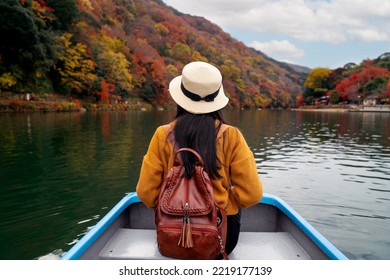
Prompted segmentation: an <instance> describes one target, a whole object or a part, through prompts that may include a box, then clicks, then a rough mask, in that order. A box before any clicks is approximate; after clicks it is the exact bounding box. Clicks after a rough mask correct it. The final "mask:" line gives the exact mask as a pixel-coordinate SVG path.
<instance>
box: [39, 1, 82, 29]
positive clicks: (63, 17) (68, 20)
mask: <svg viewBox="0 0 390 280" xmlns="http://www.w3.org/2000/svg"><path fill="white" fill-rule="evenodd" d="M46 3H47V5H48V6H49V7H51V8H52V9H53V14H54V15H55V20H54V21H53V23H52V25H53V27H54V28H55V29H59V30H63V31H67V30H69V28H70V27H71V26H72V24H73V21H74V20H75V18H76V17H77V15H78V7H77V2H76V0H61V1H58V0H46Z"/></svg>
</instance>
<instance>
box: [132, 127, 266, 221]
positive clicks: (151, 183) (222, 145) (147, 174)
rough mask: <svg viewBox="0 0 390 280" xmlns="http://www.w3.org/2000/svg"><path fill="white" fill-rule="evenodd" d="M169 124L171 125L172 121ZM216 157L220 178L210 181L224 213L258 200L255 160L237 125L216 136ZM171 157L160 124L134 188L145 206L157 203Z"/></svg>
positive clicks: (170, 147)
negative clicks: (220, 163) (219, 166)
mask: <svg viewBox="0 0 390 280" xmlns="http://www.w3.org/2000/svg"><path fill="white" fill-rule="evenodd" d="M170 125H171V127H173V126H174V123H171V124H170ZM217 156H218V158H219V159H220V160H221V162H222V164H223V167H222V169H221V170H220V171H219V173H220V175H222V179H216V180H212V182H213V185H214V197H215V201H216V203H217V205H218V206H219V207H220V208H222V209H226V210H227V214H228V215H234V214H236V213H237V212H238V207H241V208H246V207H249V206H252V205H254V204H256V203H258V202H259V201H260V199H261V197H262V195H263V188H262V184H261V181H260V179H259V175H258V173H257V167H256V163H255V159H254V156H253V153H252V151H251V150H250V149H249V147H248V145H247V143H246V141H245V139H244V137H243V135H242V134H241V132H240V131H239V130H238V129H237V128H235V127H229V128H228V129H226V130H225V132H224V133H223V134H222V136H221V137H219V138H218V139H217ZM173 160H174V152H173V147H172V145H171V144H170V142H169V140H168V139H167V132H166V130H165V129H164V127H163V126H160V127H158V128H157V130H156V131H155V133H154V135H153V137H152V139H151V141H150V144H149V148H148V151H147V153H146V155H145V156H144V159H143V162H142V167H141V172H140V177H139V181H138V184H137V188H136V191H137V194H138V196H139V198H140V199H141V200H142V201H143V202H144V203H145V204H146V205H147V206H148V207H152V208H153V207H156V206H157V202H158V196H159V193H160V185H161V184H162V181H163V180H164V178H165V177H166V176H167V174H168V172H169V170H170V169H171V167H172V166H173Z"/></svg>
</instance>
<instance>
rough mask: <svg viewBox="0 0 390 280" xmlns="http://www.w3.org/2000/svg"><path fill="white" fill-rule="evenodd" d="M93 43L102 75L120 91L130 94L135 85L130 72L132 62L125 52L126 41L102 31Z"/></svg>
mask: <svg viewBox="0 0 390 280" xmlns="http://www.w3.org/2000/svg"><path fill="white" fill-rule="evenodd" d="M92 45H93V48H94V52H95V53H96V62H97V66H98V69H99V70H100V72H101V74H100V75H101V76H102V77H104V78H105V79H106V80H107V81H108V82H109V83H111V84H114V85H115V86H116V89H117V90H118V91H119V92H118V93H122V94H127V95H128V94H129V93H130V91H131V90H132V89H133V86H134V85H133V76H132V75H131V73H130V62H129V61H128V60H127V58H126V56H125V55H124V53H123V51H124V49H125V44H124V42H123V41H121V40H119V39H117V38H113V37H110V36H108V35H107V34H105V33H101V34H99V35H98V36H97V37H96V38H95V39H94V40H93V43H92Z"/></svg>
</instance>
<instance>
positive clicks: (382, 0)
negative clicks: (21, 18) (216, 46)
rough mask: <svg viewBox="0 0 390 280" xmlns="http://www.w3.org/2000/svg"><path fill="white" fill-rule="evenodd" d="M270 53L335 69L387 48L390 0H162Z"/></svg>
mask: <svg viewBox="0 0 390 280" xmlns="http://www.w3.org/2000/svg"><path fill="white" fill-rule="evenodd" d="M163 2H164V3H165V4H167V5H168V6H171V7H173V8H175V9H176V10H178V11H180V12H182V13H185V14H190V15H195V16H201V17H204V18H206V19H208V20H209V21H211V22H213V23H215V24H217V25H218V26H219V27H221V28H222V29H223V30H224V31H225V32H227V33H229V34H230V35H231V36H232V37H233V38H235V39H237V40H239V41H241V42H243V43H244V44H245V45H247V46H249V47H252V48H255V49H257V50H259V51H261V52H263V53H265V54H266V55H268V56H269V57H271V58H273V59H275V60H278V61H284V62H288V63H293V64H297V65H300V66H306V67H309V68H316V67H324V68H329V69H336V68H338V67H343V66H344V65H345V64H347V63H350V62H353V63H356V64H359V63H361V62H362V61H363V60H365V59H375V58H377V57H378V56H380V55H381V54H383V53H385V52H390V0H196V1H189V0H163Z"/></svg>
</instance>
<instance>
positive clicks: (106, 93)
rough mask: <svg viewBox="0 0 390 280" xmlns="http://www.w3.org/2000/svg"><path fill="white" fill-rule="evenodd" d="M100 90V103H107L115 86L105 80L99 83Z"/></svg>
mask: <svg viewBox="0 0 390 280" xmlns="http://www.w3.org/2000/svg"><path fill="white" fill-rule="evenodd" d="M101 87H102V90H101V91H100V92H99V96H100V101H102V102H104V103H108V101H109V97H110V94H111V93H112V92H113V91H114V90H115V85H113V84H111V83H107V82H106V80H105V79H103V80H102V82H101Z"/></svg>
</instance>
